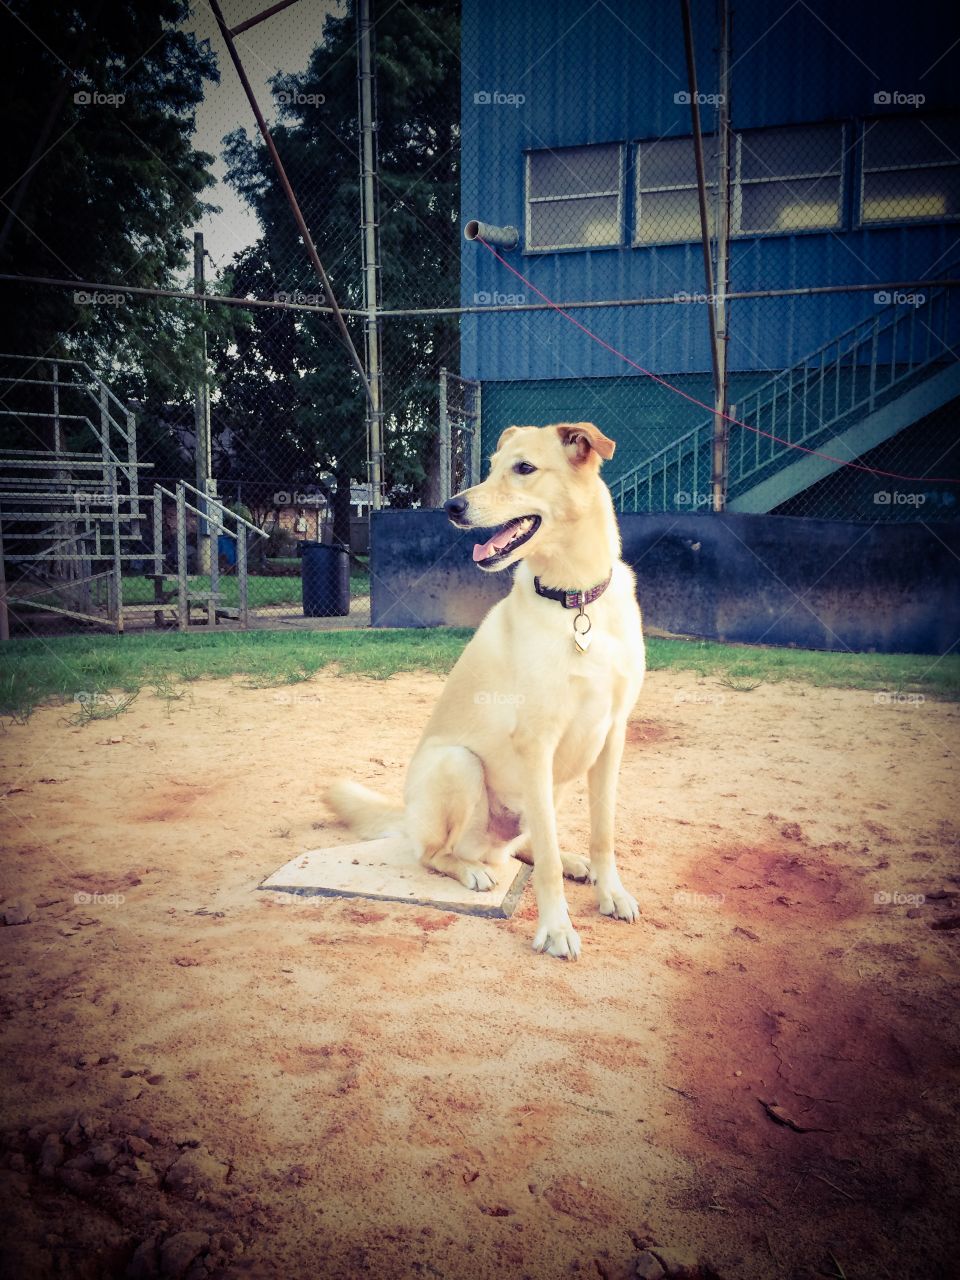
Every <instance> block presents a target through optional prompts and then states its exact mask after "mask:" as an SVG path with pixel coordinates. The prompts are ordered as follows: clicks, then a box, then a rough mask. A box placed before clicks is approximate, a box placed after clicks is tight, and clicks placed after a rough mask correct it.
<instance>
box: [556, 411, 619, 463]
mask: <svg viewBox="0 0 960 1280" xmlns="http://www.w3.org/2000/svg"><path fill="white" fill-rule="evenodd" d="M557 433H558V435H559V436H560V443H561V444H562V445H563V447H564V450H565V451H566V454H567V457H568V458H569V459H570V461H571V462H572V463H574V464H575V465H576V466H582V464H583V463H584V462H586V461H587V459H588V458H590V457H591V455H593V454H597V455H598V456H599V457H600V458H604V459H608V458H612V457H613V451H614V449H616V447H617V446H616V444H615V443H614V441H613V440H611V439H610V438H609V436H605V435H604V434H603V432H602V431H601V430H600V428H599V427H595V426H594V425H593V423H592V422H561V423H559V424H558V426H557Z"/></svg>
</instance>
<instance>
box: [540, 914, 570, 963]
mask: <svg viewBox="0 0 960 1280" xmlns="http://www.w3.org/2000/svg"><path fill="white" fill-rule="evenodd" d="M533 949H534V951H545V952H546V953H547V955H548V956H558V957H559V958H560V959H561V960H579V958H580V935H579V934H578V933H577V931H576V929H574V927H573V925H572V924H571V923H570V921H569V920H567V921H565V922H562V923H561V924H555V925H551V924H542V925H541V926H540V928H539V929H538V930H537V936H536V937H535V938H534V940H533Z"/></svg>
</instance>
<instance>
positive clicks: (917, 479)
mask: <svg viewBox="0 0 960 1280" xmlns="http://www.w3.org/2000/svg"><path fill="white" fill-rule="evenodd" d="M477 240H478V241H479V242H480V244H482V245H483V247H484V248H485V249H487V250H489V252H490V253H492V254H493V256H494V257H495V258H496V259H497V261H498V262H501V263H503V265H504V266H505V267H506V268H507V270H508V271H510V272H512V273H513V274H514V275H515V276H516V277H517V279H518V280H522V281H523V283H524V284H525V285H526V286H527V288H528V289H532V290H533V292H534V293H535V294H536V295H537V296H538V297H539V298H542V299H543V300H544V302H545V303H546V304H547V306H548V307H552V308H553V310H554V311H556V312H558V313H559V314H560V315H562V316H563V318H564V319H565V320H569V321H570V323H571V324H575V325H576V326H577V328H578V329H582V330H583V332H584V333H585V334H586V335H587V337H588V338H592V339H593V341H594V342H598V343H599V344H600V346H601V347H605V348H606V349H607V351H609V352H611V353H612V354H613V355H615V356H618V357H619V358H620V359H621V360H623V361H625V363H626V364H628V365H630V366H631V367H632V368H634V369H636V370H638V372H640V373H642V374H645V375H646V376H647V377H648V378H652V379H653V381H654V382H659V384H660V386H661V387H666V388H667V390H668V391H674V392H676V394H677V395H678V396H683V398H684V400H689V401H690V403H691V404H695V405H697V407H698V408H700V409H705V410H706V411H707V413H709V414H712V415H713V416H714V417H717V416H719V417H721V418H723V419H725V420H726V421H727V422H732V423H733V425H734V426H735V427H743V429H744V430H745V431H752V432H754V434H755V435H758V436H766V438H767V439H768V440H775V441H776V442H777V444H782V445H786V447H787V448H788V449H798V450H799V451H800V452H801V453H810V454H813V455H814V456H815V457H817V458H825V459H826V460H827V462H835V463H836V464H837V466H840V467H852V468H853V470H854V471H867V472H869V473H870V475H873V476H886V477H888V478H889V479H891V480H908V481H910V483H912V484H924V483H926V484H960V477H954V476H904V475H901V474H900V473H899V472H898V471H881V470H879V469H878V468H877V467H867V466H864V465H863V463H861V462H849V461H847V460H846V459H845V458H834V457H832V456H831V455H830V454H829V453H821V452H820V450H819V449H808V448H806V446H805V445H802V444H794V443H793V442H792V441H791V440H784V439H783V437H782V436H775V435H773V434H772V433H771V432H769V431H763V430H761V428H760V427H752V426H751V425H750V423H749V422H741V421H740V419H739V418H731V416H730V415H729V414H728V413H721V414H719V415H718V414H717V411H716V409H711V408H710V406H709V405H708V404H704V402H703V401H702V400H698V399H697V398H696V396H692V395H690V393H689V392H688V391H683V390H681V388H680V387H675V386H674V385H673V383H671V382H667V381H666V380H665V379H664V378H661V377H659V376H658V375H657V374H655V373H651V372H650V370H649V369H645V368H644V367H643V365H642V364H637V362H636V360H631V359H630V357H629V356H627V355H624V353H623V352H622V351H618V350H617V348H616V347H612V346H611V345H610V343H609V342H605V341H604V339H603V338H601V337H600V335H599V334H596V333H594V332H593V330H592V329H588V328H587V326H586V325H585V324H581V323H580V321H579V320H578V319H577V318H576V317H575V316H572V315H571V314H570V313H569V311H564V309H563V307H561V306H559V305H558V304H557V303H556V302H554V301H553V299H552V298H548V297H547V295H546V294H545V293H544V292H543V291H542V290H541V289H538V288H537V286H536V285H535V284H533V283H532V282H531V281H529V280H528V279H527V277H526V276H524V275H521V273H520V272H519V271H518V270H517V269H516V267H512V266H511V265H510V263H509V262H507V260H506V259H505V258H503V257H501V255H500V254H499V253H497V251H496V249H494V247H493V245H491V244H487V242H486V240H484V239H483V237H482V236H477Z"/></svg>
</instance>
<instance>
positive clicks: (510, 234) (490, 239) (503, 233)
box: [463, 218, 520, 249]
mask: <svg viewBox="0 0 960 1280" xmlns="http://www.w3.org/2000/svg"><path fill="white" fill-rule="evenodd" d="M463 234H464V236H465V237H466V239H467V240H485V241H486V242H487V244H492V245H496V246H497V248H498V249H515V248H516V247H517V245H518V244H519V243H520V232H519V231H518V230H517V228H516V227H495V226H494V225H493V224H492V223H490V222H478V221H477V219H476V218H473V219H471V221H470V222H468V223H467V225H466V226H465V227H464V228H463Z"/></svg>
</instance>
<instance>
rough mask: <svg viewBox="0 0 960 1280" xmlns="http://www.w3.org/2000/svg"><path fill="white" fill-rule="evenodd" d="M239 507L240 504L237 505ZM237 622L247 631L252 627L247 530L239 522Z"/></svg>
mask: <svg viewBox="0 0 960 1280" xmlns="http://www.w3.org/2000/svg"><path fill="white" fill-rule="evenodd" d="M237 505H238V506H239V505H240V504H239V502H238V503H237ZM237 587H238V596H239V599H238V608H237V615H238V617H237V621H238V622H239V624H240V626H241V627H242V628H243V630H244V631H245V630H246V629H247V627H248V626H249V625H250V602H249V597H248V594H247V529H246V525H242V524H241V523H240V521H239V520H238V521H237Z"/></svg>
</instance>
